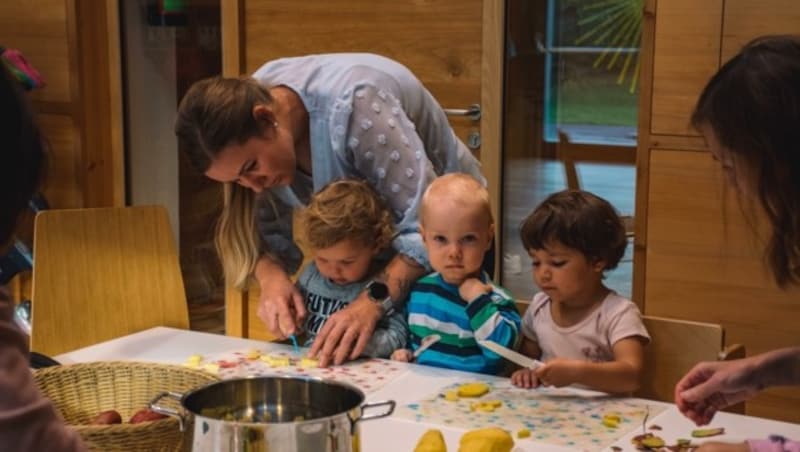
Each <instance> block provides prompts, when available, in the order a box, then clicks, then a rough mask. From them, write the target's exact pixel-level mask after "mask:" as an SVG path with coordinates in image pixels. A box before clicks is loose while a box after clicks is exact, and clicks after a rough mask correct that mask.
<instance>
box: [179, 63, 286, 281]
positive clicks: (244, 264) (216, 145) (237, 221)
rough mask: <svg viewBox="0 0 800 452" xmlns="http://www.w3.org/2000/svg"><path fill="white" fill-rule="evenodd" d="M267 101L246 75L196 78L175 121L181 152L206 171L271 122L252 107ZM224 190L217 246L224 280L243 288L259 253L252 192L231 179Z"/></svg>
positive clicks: (262, 90) (264, 90)
mask: <svg viewBox="0 0 800 452" xmlns="http://www.w3.org/2000/svg"><path fill="white" fill-rule="evenodd" d="M271 103H272V96H270V94H269V90H267V88H265V87H264V86H261V85H260V84H259V83H258V81H257V80H255V79H253V78H250V77H243V78H223V77H211V78H207V79H204V80H200V81H199V82H196V83H195V84H193V85H192V87H191V88H189V91H187V92H186V95H185V96H183V99H182V100H181V103H180V105H179V107H178V116H177V119H176V120H175V135H177V137H178V145H179V148H180V150H181V152H183V153H184V155H186V157H187V158H188V160H189V162H190V164H191V165H192V166H193V167H194V168H195V169H196V170H197V171H199V172H201V173H205V172H206V171H207V170H208V168H209V167H210V166H211V162H212V161H213V159H215V158H216V157H217V155H218V154H219V153H220V152H221V151H222V150H223V149H225V147H227V146H228V145H231V144H241V143H244V142H246V141H247V140H249V139H250V138H252V137H256V136H262V135H263V134H264V133H265V130H267V128H268V126H269V124H267V123H266V122H265V121H263V120H260V119H258V118H256V117H254V115H253V108H254V107H255V106H256V105H269V104H271ZM223 192H224V194H223V197H224V205H223V209H222V214H221V215H220V218H219V222H218V223H217V229H216V237H215V244H216V247H217V252H218V253H219V255H220V258H221V259H222V267H223V271H224V273H225V279H226V280H227V281H228V282H229V283H231V284H233V285H234V286H235V287H238V288H243V287H244V286H245V284H246V283H247V280H248V278H249V276H250V275H251V274H252V273H253V271H254V270H255V265H256V262H257V261H258V259H259V257H260V255H261V253H260V246H261V239H260V237H259V235H258V231H257V229H256V225H255V211H256V206H255V201H256V196H255V193H253V192H252V191H251V190H249V189H246V188H243V187H241V186H238V185H236V184H233V183H225V184H224V189H223Z"/></svg>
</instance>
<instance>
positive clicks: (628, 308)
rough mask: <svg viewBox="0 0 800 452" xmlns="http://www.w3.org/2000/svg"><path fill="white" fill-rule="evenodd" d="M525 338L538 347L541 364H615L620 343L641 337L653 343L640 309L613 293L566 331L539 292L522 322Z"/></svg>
mask: <svg viewBox="0 0 800 452" xmlns="http://www.w3.org/2000/svg"><path fill="white" fill-rule="evenodd" d="M522 334H524V335H525V337H526V338H528V339H530V340H532V341H534V342H536V343H537V344H538V345H539V348H540V349H541V350H542V356H541V357H540V359H541V360H542V361H547V360H548V359H552V358H556V357H557V358H567V359H580V360H583V361H593V362H606V361H613V360H614V351H613V347H614V344H615V343H617V342H618V341H619V340H621V339H625V338H628V337H632V336H639V337H641V338H643V339H644V340H645V342H650V335H649V334H647V329H646V328H645V327H644V323H642V315H641V313H639V308H637V307H636V305H635V304H634V303H633V302H632V301H630V300H628V299H627V298H623V297H621V296H619V295H617V294H616V293H615V292H610V293H609V294H608V296H606V298H605V300H603V302H602V303H601V304H600V306H598V307H597V309H595V310H594V312H592V313H591V314H589V315H587V316H586V318H585V319H583V320H581V321H580V322H578V323H577V324H575V325H572V326H569V327H565V328H564V327H560V326H558V325H556V323H555V322H554V321H553V317H552V315H551V313H550V297H548V296H547V294H545V293H544V292H539V293H537V294H536V295H534V296H533V301H532V302H531V305H530V306H529V307H528V310H527V311H525V315H524V316H523V318H522Z"/></svg>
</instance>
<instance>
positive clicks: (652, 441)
mask: <svg viewBox="0 0 800 452" xmlns="http://www.w3.org/2000/svg"><path fill="white" fill-rule="evenodd" d="M664 444H666V443H664V440H663V439H661V438H660V437H658V436H651V437H649V438H645V439H643V440H642V446H645V447H649V448H651V449H657V448H659V447H664Z"/></svg>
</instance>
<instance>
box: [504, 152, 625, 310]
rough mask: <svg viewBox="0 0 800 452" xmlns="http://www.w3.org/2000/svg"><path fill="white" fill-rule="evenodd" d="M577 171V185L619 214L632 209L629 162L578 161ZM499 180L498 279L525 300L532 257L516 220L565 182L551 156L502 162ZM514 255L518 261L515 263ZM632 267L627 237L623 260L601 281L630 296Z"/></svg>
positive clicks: (530, 281)
mask: <svg viewBox="0 0 800 452" xmlns="http://www.w3.org/2000/svg"><path fill="white" fill-rule="evenodd" d="M577 171H578V175H579V178H580V180H581V188H583V189H584V190H588V191H591V192H593V193H594V194H596V195H598V196H601V197H603V198H605V199H607V200H608V201H609V202H611V204H612V205H614V207H616V208H617V210H618V211H619V212H620V214H622V215H633V210H634V205H635V202H634V200H635V192H636V187H635V184H636V169H635V168H634V167H632V166H620V165H603V164H593V163H585V164H583V163H581V164H578V165H577ZM503 180H504V186H505V191H504V193H503V199H504V206H503V212H504V214H503V217H504V218H503V257H504V258H503V268H502V271H501V273H500V274H501V275H502V276H501V281H500V282H501V284H502V286H503V287H505V288H506V289H508V290H509V291H511V293H512V294H513V295H514V297H515V298H517V299H518V300H530V298H531V297H532V296H533V294H534V293H536V291H537V288H536V286H535V285H534V283H533V278H532V276H531V272H530V269H531V260H530V258H529V257H528V253H527V251H526V250H525V249H524V247H523V246H522V242H521V241H520V238H519V225H520V223H521V222H522V220H523V219H524V218H525V217H526V216H527V215H528V214H529V213H530V212H531V211H532V210H533V208H534V207H536V205H538V204H539V203H540V202H541V201H542V200H543V199H544V198H546V197H547V196H548V195H549V194H550V193H554V192H556V191H560V190H563V189H565V188H567V184H566V179H565V177H564V167H563V166H562V165H561V163H560V162H558V161H554V160H540V159H516V160H510V161H507V162H506V164H505V168H504V179H503ZM517 259H518V260H519V263H520V265H519V266H517V265H515V264H516V262H515V261H516V260H517ZM514 267H517V268H514ZM517 270H519V271H517ZM632 273H633V245H632V243H629V245H628V249H627V250H626V251H625V257H623V259H622V262H620V264H619V266H618V267H617V268H616V269H615V270H613V271H611V272H608V274H607V275H606V285H607V286H609V287H610V288H611V289H613V290H616V291H617V292H618V293H619V294H620V295H622V296H625V297H630V296H631V281H632Z"/></svg>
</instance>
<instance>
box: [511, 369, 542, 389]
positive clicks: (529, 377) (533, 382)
mask: <svg viewBox="0 0 800 452" xmlns="http://www.w3.org/2000/svg"><path fill="white" fill-rule="evenodd" d="M511 383H512V384H513V385H514V386H519V387H520V388H526V389H530V388H535V387H537V386H539V379H538V378H536V371H535V370H533V369H520V370H518V371H516V372H514V373H513V374H511Z"/></svg>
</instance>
